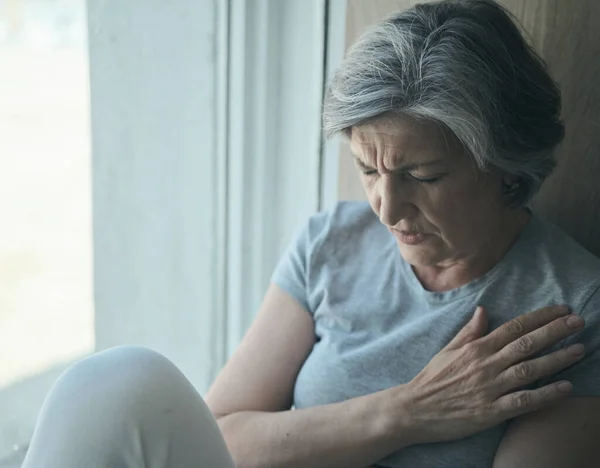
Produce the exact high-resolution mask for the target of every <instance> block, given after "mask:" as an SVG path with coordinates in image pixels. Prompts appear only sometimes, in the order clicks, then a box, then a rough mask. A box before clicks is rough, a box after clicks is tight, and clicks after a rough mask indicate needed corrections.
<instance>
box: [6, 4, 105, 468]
mask: <svg viewBox="0 0 600 468" xmlns="http://www.w3.org/2000/svg"><path fill="white" fill-rule="evenodd" d="M85 30H86V21H85V4H84V1H83V0H63V1H53V2H50V1H34V0H9V1H4V2H1V3H0V68H1V69H2V72H1V73H0V216H1V217H2V218H1V222H0V460H3V457H5V456H8V455H12V452H13V451H15V450H17V451H18V450H20V449H21V448H23V447H24V446H26V444H27V441H28V437H29V432H30V430H31V426H32V424H33V420H34V418H35V413H36V411H37V409H38V407H39V404H40V403H41V401H42V399H43V397H44V394H45V393H46V391H47V390H48V388H49V387H50V385H51V384H52V382H53V381H54V380H55V378H56V376H57V375H58V373H59V372H60V370H61V369H62V368H64V366H65V365H66V364H67V363H69V362H72V361H73V360H74V359H76V358H78V357H80V356H82V355H85V354H87V353H89V352H91V351H92V350H93V349H94V327H93V321H94V315H93V301H92V286H93V285H92V223H91V217H92V207H91V180H90V131H89V93H88V64H87V58H88V57H87V55H88V54H87V45H86V43H87V37H86V31H85Z"/></svg>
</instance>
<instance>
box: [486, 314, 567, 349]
mask: <svg viewBox="0 0 600 468" xmlns="http://www.w3.org/2000/svg"><path fill="white" fill-rule="evenodd" d="M568 313H569V309H568V308H567V307H565V306H551V307H544V308H542V309H538V310H536V311H534V312H530V313H528V314H524V315H520V316H519V317H517V318H514V319H512V320H511V321H509V322H507V323H505V324H504V325H502V326H500V327H498V328H497V329H496V330H494V331H493V332H492V333H490V334H489V335H488V336H486V337H485V339H484V341H485V342H486V344H487V345H489V346H491V351H492V352H496V351H498V350H500V349H502V348H504V347H505V346H506V345H507V344H509V343H512V342H513V341H515V340H517V339H518V338H520V337H522V336H524V335H526V334H527V333H530V332H532V331H533V330H536V329H538V328H540V327H542V326H544V325H547V324H549V323H551V322H553V321H554V320H556V319H558V318H560V317H564V316H566V315H567V314H568Z"/></svg>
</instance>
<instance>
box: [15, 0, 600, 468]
mask: <svg viewBox="0 0 600 468" xmlns="http://www.w3.org/2000/svg"><path fill="white" fill-rule="evenodd" d="M559 110H560V95H559V91H558V89H557V87H556V85H555V83H554V82H553V81H552V80H551V79H550V77H549V76H548V74H547V72H546V70H545V67H544V64H543V62H542V61H541V60H540V58H539V57H538V56H537V55H536V54H535V53H534V52H533V51H532V50H531V49H530V47H529V46H528V45H527V44H526V42H525V41H524V40H523V38H522V37H521V35H520V33H519V31H518V29H517V28H516V27H515V24H514V23H513V21H512V19H511V17H510V16H509V15H508V14H507V12H506V11H504V10H503V9H502V8H501V7H500V6H498V5H497V4H496V3H494V2H493V1H490V0H479V1H477V0H454V1H452V0H449V1H444V2H440V3H430V4H425V5H418V6H416V7H414V8H413V9H411V10H408V11H405V12H402V13H399V14H396V15H394V16H392V17H391V18H389V19H387V20H386V21H384V22H383V23H381V24H379V25H377V26H376V27H374V28H372V29H370V30H369V31H368V32H367V33H366V34H365V35H364V36H363V37H362V38H361V39H360V41H359V42H358V43H357V44H356V45H355V46H354V47H353V48H352V49H351V50H350V52H349V53H348V56H347V57H346V59H345V61H344V62H343V64H342V65H341V67H340V69H339V70H338V71H337V73H336V75H335V77H334V79H333V81H332V83H331V86H330V89H329V92H328V96H327V100H326V103H325V114H324V116H325V129H326V131H327V133H328V134H330V135H333V134H336V133H342V134H343V135H345V136H346V137H347V138H348V139H349V141H350V148H351V150H352V153H353V156H354V159H355V161H356V166H357V169H358V171H360V174H361V178H362V182H363V185H364V188H365V191H366V194H367V196H368V200H369V203H368V204H367V203H340V204H338V205H337V206H336V207H335V208H334V209H333V210H331V211H329V212H325V213H321V214H318V215H316V216H314V217H313V218H312V219H310V221H309V222H308V224H307V225H306V227H305V228H304V229H303V230H302V231H301V232H300V233H299V235H298V237H297V239H296V241H295V242H294V243H293V244H292V245H291V246H290V247H289V249H288V251H287V253H286V254H285V255H284V257H283V258H282V260H281V261H280V263H279V265H278V267H277V269H276V271H275V273H274V276H273V281H272V285H271V287H270V288H269V290H268V291H267V293H266V296H265V299H264V303H263V305H262V307H261V310H260V312H259V314H258V316H257V318H256V320H255V322H254V324H253V325H252V327H251V329H250V331H249V332H248V334H247V336H246V337H245V339H244V341H243V342H242V344H241V345H240V347H239V350H238V351H237V353H236V354H235V355H234V356H233V357H232V359H231V360H230V362H229V363H228V364H227V366H226V367H225V369H224V370H223V371H222V373H221V374H220V376H219V377H218V378H217V380H216V382H215V383H214V385H213V387H212V389H211V391H210V393H209V395H208V397H207V402H208V407H209V408H210V410H211V411H212V414H213V415H214V416H215V419H216V422H215V420H213V418H212V416H211V413H210V412H209V410H208V407H207V406H205V405H204V403H203V402H202V400H201V399H200V397H199V396H198V395H197V394H196V393H195V392H194V390H193V389H192V387H191V385H190V384H189V383H188V382H187V381H186V380H185V378H184V377H183V376H182V375H181V374H180V373H179V371H178V370H177V369H176V368H175V367H174V366H173V365H172V364H170V363H169V362H168V361H166V359H164V358H163V357H161V356H159V355H156V354H154V353H152V352H150V351H148V350H143V349H136V348H120V349H114V350H110V351H108V352H105V353H102V354H100V355H97V356H93V357H91V358H89V359H87V360H86V361H83V362H82V363H80V364H78V365H76V366H75V368H73V369H71V370H70V371H69V372H67V373H66V374H65V376H63V377H62V379H61V380H60V381H59V383H58V384H57V386H56V387H55V389H54V390H53V392H52V393H51V395H50V397H49V398H48V400H47V402H46V405H45V409H44V411H43V413H42V417H41V419H40V422H39V425H38V429H37V431H36V436H35V438H34V441H33V443H32V446H31V450H30V454H29V458H28V460H27V462H26V463H25V467H26V468H30V467H38V466H39V467H41V466H43V467H50V468H55V467H61V468H75V467H83V466H85V467H121V466H123V467H142V466H143V467H157V468H159V467H160V468H166V467H170V468H175V467H177V468H183V467H186V468H187V467H192V466H198V467H224V468H225V467H231V466H238V467H286V468H291V467H313V468H317V467H344V468H351V467H356V468H365V467H368V466H378V467H389V468H392V467H398V468H399V467H403V468H434V467H457V468H458V467H460V468H463V467H474V468H482V467H492V466H493V467H497V468H515V467H528V468H536V467H540V468H541V467H544V468H559V467H561V468H562V467H573V468H583V467H592V466H594V467H595V466H598V463H599V462H598V461H597V459H598V456H599V455H600V450H599V449H598V448H597V447H598V437H600V399H599V398H598V395H600V373H599V372H598V368H597V366H598V360H599V351H598V345H599V342H600V330H599V329H598V327H599V326H600V324H599V317H600V293H599V292H598V288H599V286H600V261H599V260H597V259H596V258H595V257H593V256H592V255H591V254H590V253H588V252H587V251H586V250H584V249H583V248H582V247H580V246H579V245H577V244H576V243H575V242H574V241H573V240H571V239H570V238H569V237H568V236H567V235H566V234H565V233H563V232H562V231H560V230H559V229H558V228H556V227H554V226H552V225H550V224H548V223H547V222H545V221H543V220H542V219H540V218H539V217H538V216H536V215H535V214H534V213H533V212H532V211H531V209H530V208H529V207H528V202H529V201H530V200H531V198H532V196H533V195H534V194H535V193H536V192H537V191H538V190H539V188H540V186H541V184H542V183H543V181H544V180H545V179H546V178H547V177H548V176H549V175H550V173H551V172H552V170H553V168H554V166H555V159H554V156H553V150H554V148H555V147H556V146H557V145H558V144H559V143H560V141H561V140H562V138H563V134H564V130H563V125H562V123H561V120H560V116H559ZM531 311H533V312H531ZM526 312H530V313H526ZM584 320H585V322H587V324H586V326H585V327H584ZM584 345H585V352H584ZM584 354H585V357H584ZM595 367H596V370H595V369H594V368H595ZM140 379H141V380H140ZM89 381H93V382H94V386H93V388H94V390H93V391H91V394H90V391H89V386H88V385H86V382H89ZM140 381H141V382H142V383H141V384H140ZM80 388H81V389H82V392H83V391H85V392H87V393H86V395H87V396H86V399H85V401H83V400H82V399H81V397H78V398H77V399H76V402H77V404H74V403H73V401H72V400H71V398H70V396H71V395H74V394H78V389H80ZM83 389H85V390H83ZM221 434H222V436H221Z"/></svg>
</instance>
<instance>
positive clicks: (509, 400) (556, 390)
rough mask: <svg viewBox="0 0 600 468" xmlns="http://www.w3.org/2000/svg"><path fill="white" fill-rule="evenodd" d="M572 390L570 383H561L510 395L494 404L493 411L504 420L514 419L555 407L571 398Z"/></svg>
mask: <svg viewBox="0 0 600 468" xmlns="http://www.w3.org/2000/svg"><path fill="white" fill-rule="evenodd" d="M572 390H573V385H571V383H570V382H567V381H561V382H556V383H552V384H550V385H546V386H544V387H541V388H538V389H536V390H524V391H521V392H515V393H509V394H508V395H504V396H503V397H500V398H498V399H497V400H496V401H495V402H494V404H493V405H492V411H494V412H496V413H497V414H498V416H499V417H501V418H502V420H506V419H512V418H515V417H517V416H521V415H522V414H525V413H529V412H531V411H537V410H539V409H542V408H545V407H546V406H550V405H553V404H555V403H557V402H559V401H560V400H562V399H564V398H566V397H567V396H569V394H570V393H571V391H572Z"/></svg>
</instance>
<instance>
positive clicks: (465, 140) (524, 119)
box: [323, 0, 564, 206]
mask: <svg viewBox="0 0 600 468" xmlns="http://www.w3.org/2000/svg"><path fill="white" fill-rule="evenodd" d="M515 23H516V19H515V18H514V17H513V16H512V15H511V14H510V13H509V12H508V11H507V10H505V9H504V8H503V7H502V6H500V5H499V4H497V3H496V2H495V1H493V0H446V1H441V2H435V3H427V4H421V5H416V6H414V7H413V8H411V9H410V10H407V11H403V12H400V13H397V14H394V15H392V16H391V17H389V18H388V19H387V20H385V21H383V22H382V23H380V24H378V25H376V26H374V27H372V28H370V29H368V30H367V31H366V32H365V33H364V34H363V36H362V37H361V38H360V39H359V41H358V42H357V43H356V44H355V45H354V46H353V47H351V48H350V50H349V51H348V54H347V56H346V58H345V59H344V61H343V62H342V64H341V66H340V67H339V69H338V70H337V71H336V73H335V74H334V77H333V79H332V81H331V83H330V84H329V86H328V89H327V93H326V98H325V104H324V113H323V122H324V131H325V134H326V135H327V137H331V136H333V135H334V134H336V133H338V132H343V133H346V134H347V135H348V134H349V132H350V129H351V128H352V127H353V126H355V125H361V124H364V123H367V122H369V121H372V120H374V119H376V118H378V117H381V116H382V115H383V114H386V113H390V112H391V113H400V114H404V115H408V116H411V117H414V118H417V119H427V120H433V121H435V122H438V123H440V124H441V125H443V126H445V127H447V128H448V129H449V130H450V131H451V132H452V133H453V134H454V135H455V136H456V137H457V138H458V140H459V141H460V142H461V143H462V145H463V146H464V147H465V148H466V150H467V151H468V152H469V153H470V155H471V156H472V158H473V159H474V161H475V163H476V165H477V166H478V167H479V168H480V169H481V170H483V171H489V170H490V169H491V168H497V169H499V170H501V171H503V172H504V173H507V174H510V175H513V176H515V177H516V178H517V180H518V182H519V188H518V190H517V191H515V192H514V193H512V195H511V199H510V204H511V205H513V206H523V205H525V204H527V203H528V202H529V200H530V199H531V198H532V197H533V195H535V194H536V193H537V192H538V190H539V189H540V187H541V185H542V183H543V181H544V180H545V179H546V178H547V177H548V176H549V175H550V174H551V173H552V171H553V170H554V167H555V166H556V160H555V156H554V151H553V150H554V149H555V148H556V146H557V145H558V144H559V143H560V142H561V141H562V140H563V138H564V125H563V122H562V120H561V118H560V105H561V97H560V90H559V88H558V86H557V84H556V83H555V82H554V81H553V80H552V78H551V77H550V76H549V75H548V72H547V71H546V66H545V63H544V62H543V60H542V59H541V58H540V57H539V56H538V55H537V54H536V52H535V51H534V50H533V49H532V48H531V47H530V46H529V45H528V44H527V42H526V41H525V39H524V38H523V36H522V35H521V33H520V32H519V29H518V27H517V25H516V24H515Z"/></svg>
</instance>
